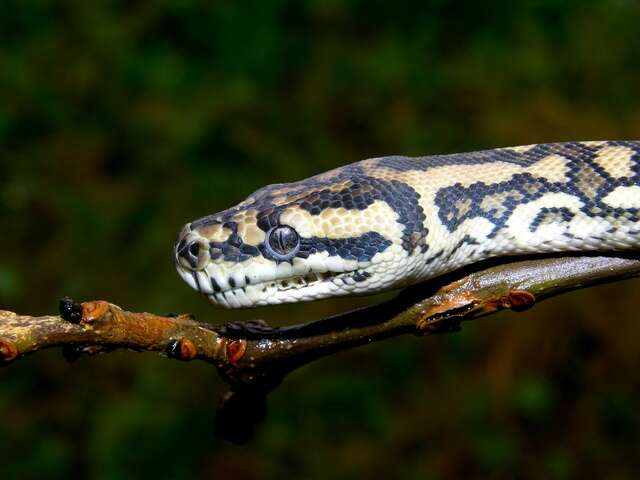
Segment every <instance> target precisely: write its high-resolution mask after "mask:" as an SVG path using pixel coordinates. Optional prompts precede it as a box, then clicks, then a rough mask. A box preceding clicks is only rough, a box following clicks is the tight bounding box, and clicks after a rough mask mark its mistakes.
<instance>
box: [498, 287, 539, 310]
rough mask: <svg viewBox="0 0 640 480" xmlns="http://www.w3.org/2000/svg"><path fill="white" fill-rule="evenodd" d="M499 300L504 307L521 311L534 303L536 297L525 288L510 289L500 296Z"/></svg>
mask: <svg viewBox="0 0 640 480" xmlns="http://www.w3.org/2000/svg"><path fill="white" fill-rule="evenodd" d="M501 302H502V306H503V307H504V308H510V309H511V310H513V311H514V312H522V311H524V310H527V309H529V308H531V307H533V305H534V304H535V303H536V297H535V295H534V294H533V293H531V292H527V291H526V290H511V291H510V292H509V293H508V294H507V295H505V296H504V297H502V298H501Z"/></svg>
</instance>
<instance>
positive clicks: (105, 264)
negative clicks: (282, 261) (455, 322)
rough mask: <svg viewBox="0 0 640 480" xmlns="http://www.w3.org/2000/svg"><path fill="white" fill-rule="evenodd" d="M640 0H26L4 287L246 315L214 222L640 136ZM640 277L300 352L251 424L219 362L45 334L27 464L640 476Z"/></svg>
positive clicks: (12, 56)
mask: <svg viewBox="0 0 640 480" xmlns="http://www.w3.org/2000/svg"><path fill="white" fill-rule="evenodd" d="M639 24H640V3H639V2H638V1H637V0H611V1H608V0H524V1H518V2H511V1H505V0H497V1H486V0H478V1H467V2H463V1H451V0H450V1H447V0H427V1H405V2H389V1H378V0H376V1H364V0H349V1H339V0H310V1H285V0H244V1H241V2H232V1H224V0H220V1H213V2H201V1H195V0H156V1H151V0H143V1H134V2H129V1H122V0H92V1H81V0H75V1H71V0H70V1H57V2H56V1H49V0H3V2H2V5H1V13H0V40H1V41H0V179H1V180H0V231H1V232H2V235H0V249H1V251H2V255H1V259H0V307H1V308H10V309H12V310H16V311H19V312H23V313H31V314H40V313H50V312H54V311H55V310H56V308H57V300H58V299H59V298H60V297H61V296H63V295H71V296H73V297H74V298H76V299H81V300H88V299H96V298H101V299H108V300H110V301H112V302H115V303H118V304H119V305H121V306H123V307H126V308H129V309H132V310H147V311H154V312H159V313H162V312H169V311H190V312H193V313H195V314H196V316H197V317H198V318H200V319H211V320H215V321H219V322H224V321H229V320H231V319H234V320H242V319H250V318H256V317H261V318H264V319H266V320H267V321H269V322H271V323H275V324H281V323H284V321H285V319H289V320H291V319H295V320H308V319H312V318H318V317H320V316H323V315H328V314H330V313H332V312H336V311H340V310H344V309H346V308H349V307H353V306H355V305H362V304H364V303H366V302H371V301H375V300H376V299H371V298H369V299H351V300H348V299H346V300H345V299H343V300H340V301H324V302H321V303H316V304H302V305H293V306H282V307H278V308H269V309H263V310H261V311H239V312H228V311H221V310H217V309H215V308H213V307H211V306H209V305H208V304H207V303H206V301H205V300H204V299H203V298H200V297H199V296H198V295H197V294H195V293H194V292H193V291H192V290H191V289H189V288H188V287H187V286H186V284H184V283H183V282H182V281H181V280H180V279H179V278H178V276H177V274H176V273H175V271H174V267H173V261H172V257H171V251H172V243H173V240H174V238H175V235H176V233H177V231H178V229H179V227H180V226H181V225H182V224H183V223H185V222H186V221H188V220H192V219H195V218H197V217H200V216H203V215H206V214H209V213H213V212H216V211H219V210H222V209H224V208H226V207H228V206H230V205H232V204H235V203H236V202H238V201H240V200H242V199H243V198H244V197H245V196H246V195H247V194H248V193H250V192H252V191H253V190H255V189H257V188H258V187H261V186H263V185H266V184H268V183H274V182H286V181H291V180H295V179H300V178H304V177H306V176H309V175H311V174H315V173H319V172H321V171H324V170H327V169H329V168H332V167H335V166H339V165H343V164H345V163H349V162H352V161H355V160H359V159H362V158H366V157H370V156H380V155H385V154H392V153H401V154H406V155H425V154H431V153H446V152H459V151H465V150H472V149H480V148H492V147H496V146H505V145H515V144H524V143H534V142H542V141H547V142H550V141H561V140H570V139H573V140H577V139H590V140H596V139H603V138H610V139H621V138H635V139H639V138H640V106H639V105H640V104H639V99H640V91H639V89H640V87H639V86H640V35H639V32H638V25H639ZM639 288H640V283H638V282H637V281H629V282H625V283H620V284H616V285H609V286H605V287H599V288H595V289H591V290H589V291H583V292H577V293H572V294H568V295H565V296H562V297H560V298H557V299H554V300H552V301H548V302H546V303H544V304H541V305H539V306H537V307H536V308H534V309H533V310H531V311H528V312H526V313H522V314H509V313H505V314H501V315H496V316H494V317H490V318H486V319H483V320H480V321H477V322H475V323H470V324H466V325H465V327H464V330H463V331H462V332H461V333H458V334H454V335H444V336H438V337H431V338H426V339H420V338H414V337H409V336H407V337H406V338H396V339H392V340H388V341H385V342H381V343H379V344H377V345H371V346H368V347H364V348H359V349H356V350H354V351H351V352H347V353H342V354H339V355H335V356H334V357H333V358H330V359H325V360H322V361H320V362H317V363H315V364H313V365H310V366H308V367H307V368H305V369H303V370H301V371H299V372H296V373H295V374H293V375H292V376H291V377H290V378H288V379H287V380H286V382H285V383H284V384H283V385H282V386H281V387H280V388H279V389H278V390H277V391H276V392H274V393H273V395H272V396H271V397H270V400H269V414H268V418H267V420H266V421H265V422H264V424H263V425H262V426H261V427H260V429H259V430H258V432H257V435H256V436H255V438H254V439H253V440H252V441H251V442H250V443H249V444H248V445H246V446H233V445H230V444H227V443H224V442H222V441H220V440H218V439H216V438H215V437H214V435H213V417H214V410H215V407H216V405H217V402H218V398H219V396H220V394H221V393H222V392H223V391H224V385H223V384H222V383H221V381H220V380H219V379H218V378H217V375H216V372H215V371H214V370H213V369H212V368H211V367H209V366H207V365H201V364H197V363H192V364H183V363H179V362H175V361H168V360H166V359H163V358H161V357H156V356H154V355H151V354H144V355H141V354H134V353H127V352H118V353H114V354H110V355H105V356H100V357H93V358H82V359H80V360H79V361H78V362H76V363H75V364H73V365H69V364H67V363H66V362H65V361H64V360H63V359H62V356H61V355H60V352H59V351H50V352H43V353H41V354H38V355H35V356H32V357H29V358H27V359H25V360H23V361H21V362H19V363H17V364H16V365H14V366H12V367H11V368H8V369H4V370H2V371H0V415H1V418H2V422H1V423H0V473H1V474H2V478H6V479H12V478H16V479H17V478H20V479H28V478H42V477H46V478H65V479H68V478H76V477H78V478H82V477H84V478H95V479H133V478H141V477H145V476H148V477H149V478H158V479H160V478H172V479H177V478H198V479H199V478H234V479H238V480H242V479H262V478H267V479H270V478H273V479H276V478H277V479H280V478H296V479H306V478H344V479H352V478H381V477H383V476H384V477H388V478H396V477H400V476H401V477H403V478H406V479H457V478H492V479H502V478H505V479H506V478H525V479H540V478H545V479H571V478H607V479H627V478H637V475H638V472H639V471H640V456H639V454H640V414H639V412H638V405H639V401H640V382H639V379H638V371H640V355H638V351H639V349H640V324H639V323H638V321H637V318H638V317H637V302H636V299H637V292H638V290H639Z"/></svg>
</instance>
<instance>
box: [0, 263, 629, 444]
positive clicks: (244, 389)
mask: <svg viewBox="0 0 640 480" xmlns="http://www.w3.org/2000/svg"><path fill="white" fill-rule="evenodd" d="M637 275H640V260H638V258H637V257H636V256H625V255H616V256H565V257H553V258H535V259H530V260H522V261H510V262H509V263H502V264H493V265H492V264H489V263H484V264H477V265H476V266H475V267H474V270H466V271H459V272H454V273H453V274H450V275H446V276H444V277H439V278H437V279H435V280H433V281H431V282H428V283H425V284H421V285H418V286H415V287H412V288H410V289H407V290H405V291H403V292H401V293H400V294H399V295H398V296H397V297H396V298H394V299H392V300H389V301H387V302H384V303H381V304H379V305H374V306H372V307H366V308H363V309H360V310H355V311H351V312H346V313H341V314H339V315H336V316H333V317H329V318H325V319H322V320H318V321H314V322H309V323H304V324H300V325H294V326H291V327H284V328H270V327H268V326H267V325H266V324H264V323H262V322H260V321H256V322H249V323H248V324H230V325H225V326H216V325H213V324H211V323H208V322H198V321H196V320H195V319H193V318H192V317H191V316H190V315H188V314H182V315H176V316H160V315H154V314H151V313H138V312H129V311H126V310H123V309H121V308H120V307H118V306H116V305H114V304H111V303H109V302H106V301H93V302H84V303H75V302H74V301H72V300H71V299H68V298H65V299H63V300H61V302H60V308H59V310H60V315H51V316H40V317H33V316H28V315H20V314H16V313H13V312H9V311H2V310H0V363H2V364H4V365H8V364H10V363H12V362H14V361H16V360H17V359H19V358H21V357H23V356H25V355H27V354H30V353H34V352H37V351H38V350H42V349H45V348H51V347H62V351H63V354H64V355H65V357H66V358H67V359H69V360H73V359H75V358H77V357H78V356H79V355H82V354H95V353H103V352H108V351H112V350H115V349H122V348H125V349H131V350H135V351H155V352H160V353H163V354H164V355H166V356H168V357H169V358H174V359H177V360H182V361H192V360H203V361H206V362H209V363H211V364H213V365H214V366H215V367H216V368H217V369H218V372H219V373H220V375H221V376H222V378H223V379H224V380H225V381H226V382H227V383H228V384H229V385H230V392H229V393H228V394H227V395H226V396H225V398H224V401H223V403H222V406H221V407H220V410H219V412H218V415H217V429H218V432H219V433H220V434H221V435H222V436H224V437H226V438H227V439H229V440H231V441H234V442H243V441H245V440H247V439H248V438H249V436H250V435H251V432H252V430H253V428H254V426H255V424H256V423H257V422H258V421H259V420H260V419H261V418H262V417H263V416H264V414H265V408H266V407H265V406H266V395H267V393H268V392H269V391H271V390H273V389H274V388H275V387H276V386H277V385H278V384H279V383H280V382H281V381H282V379H283V378H284V377H285V376H286V375H287V374H288V373H290V372H291V371H293V370H295V369H296V368H299V367H301V366H303V365H305V364H307V363H309V362H311V361H313V360H316V359H318V358H321V357H324V356H327V355H331V354H333V353H335V352H338V351H342V350H346V349H349V348H353V347H357V346H359V345H363V344H367V343H371V342H374V341H378V340H382V339H384V338H388V337H392V336H395V335H400V334H405V333H412V334H415V335H431V334H436V333H446V332H454V331H457V330H459V329H460V324H461V322H463V321H466V320H471V319H474V318H477V317H481V316H484V315H489V314H491V313H495V312H497V311H499V310H503V309H512V310H515V311H520V310H525V309H527V308H529V307H531V306H533V305H534V304H535V302H536V301H540V300H542V299H545V298H548V297H550V296H553V295H557V294H559V293H562V292H565V291H569V290H575V289H578V288H582V287H587V286H590V285H595V284H599V283H604V282H611V281H614V280H621V279H624V278H629V277H633V276H637Z"/></svg>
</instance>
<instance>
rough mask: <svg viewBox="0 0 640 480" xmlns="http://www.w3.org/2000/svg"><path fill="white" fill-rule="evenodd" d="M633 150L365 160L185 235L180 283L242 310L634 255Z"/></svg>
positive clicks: (547, 148) (639, 219)
mask: <svg viewBox="0 0 640 480" xmlns="http://www.w3.org/2000/svg"><path fill="white" fill-rule="evenodd" d="M639 212H640V141H597V142H566V143H554V144H538V145H528V146H520V147H511V148H499V149H493V150H485V151H479V152H472V153H461V154H452V155H435V156H428V157H402V156H389V157H380V158H372V159H368V160H363V161H360V162H357V163H354V164H351V165H347V166H344V167H341V168H337V169H335V170H331V171H329V172H326V173H323V174H320V175H316V176H314V177H311V178H308V179H306V180H302V181H298V182H294V183H287V184H278V185H270V186H267V187H264V188H262V189H260V190H258V191H257V192H255V193H253V194H252V195H250V196H249V197H248V198H247V199H246V200H245V201H244V202H242V203H240V204H239V205H237V206H236V207H233V208H231V209H228V210H225V211H223V212H220V213H217V214H215V215H210V216H207V217H204V218H201V219H199V220H195V221H193V222H190V223H188V224H186V225H185V226H184V228H183V229H182V231H181V232H180V234H179V235H178V238H177V240H176V243H175V247H174V256H175V261H176V266H177V269H178V272H179V273H180V275H181V276H182V278H183V279H184V280H185V281H186V282H187V283H189V285H191V286H192V287H193V288H195V289H196V290H198V291H199V292H200V293H203V294H205V295H206V296H207V297H208V298H209V299H210V300H211V301H212V302H213V303H216V304H219V305H222V306H225V307H231V308H236V307H251V306H260V305H268V304H278V303H285V302H298V301H307V300H315V299H320V298H327V297H333V296H339V295H354V294H368V293H374V292H379V291H383V290H389V289H393V288H398V287H403V286H407V285H411V284H415V283H418V282H421V281H424V280H426V279H429V278H431V277H434V276H437V275H440V274H443V273H446V272H449V271H452V270H454V269H457V268H459V267H462V266H465V265H468V264H471V263H474V262H477V261H480V260H483V259H487V258H490V257H497V256H506V255H523V254H533V253H545V252H565V251H566V252H569V251H612V250H629V249H634V248H639V247H640V216H639Z"/></svg>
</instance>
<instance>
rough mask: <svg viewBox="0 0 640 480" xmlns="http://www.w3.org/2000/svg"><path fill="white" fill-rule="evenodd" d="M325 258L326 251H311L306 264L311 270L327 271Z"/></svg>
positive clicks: (327, 254)
mask: <svg viewBox="0 0 640 480" xmlns="http://www.w3.org/2000/svg"><path fill="white" fill-rule="evenodd" d="M327 258H329V253H328V252H320V253H313V254H311V255H309V258H307V264H308V265H309V267H310V268H311V270H312V271H314V272H317V273H325V272H327V263H326V262H327Z"/></svg>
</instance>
